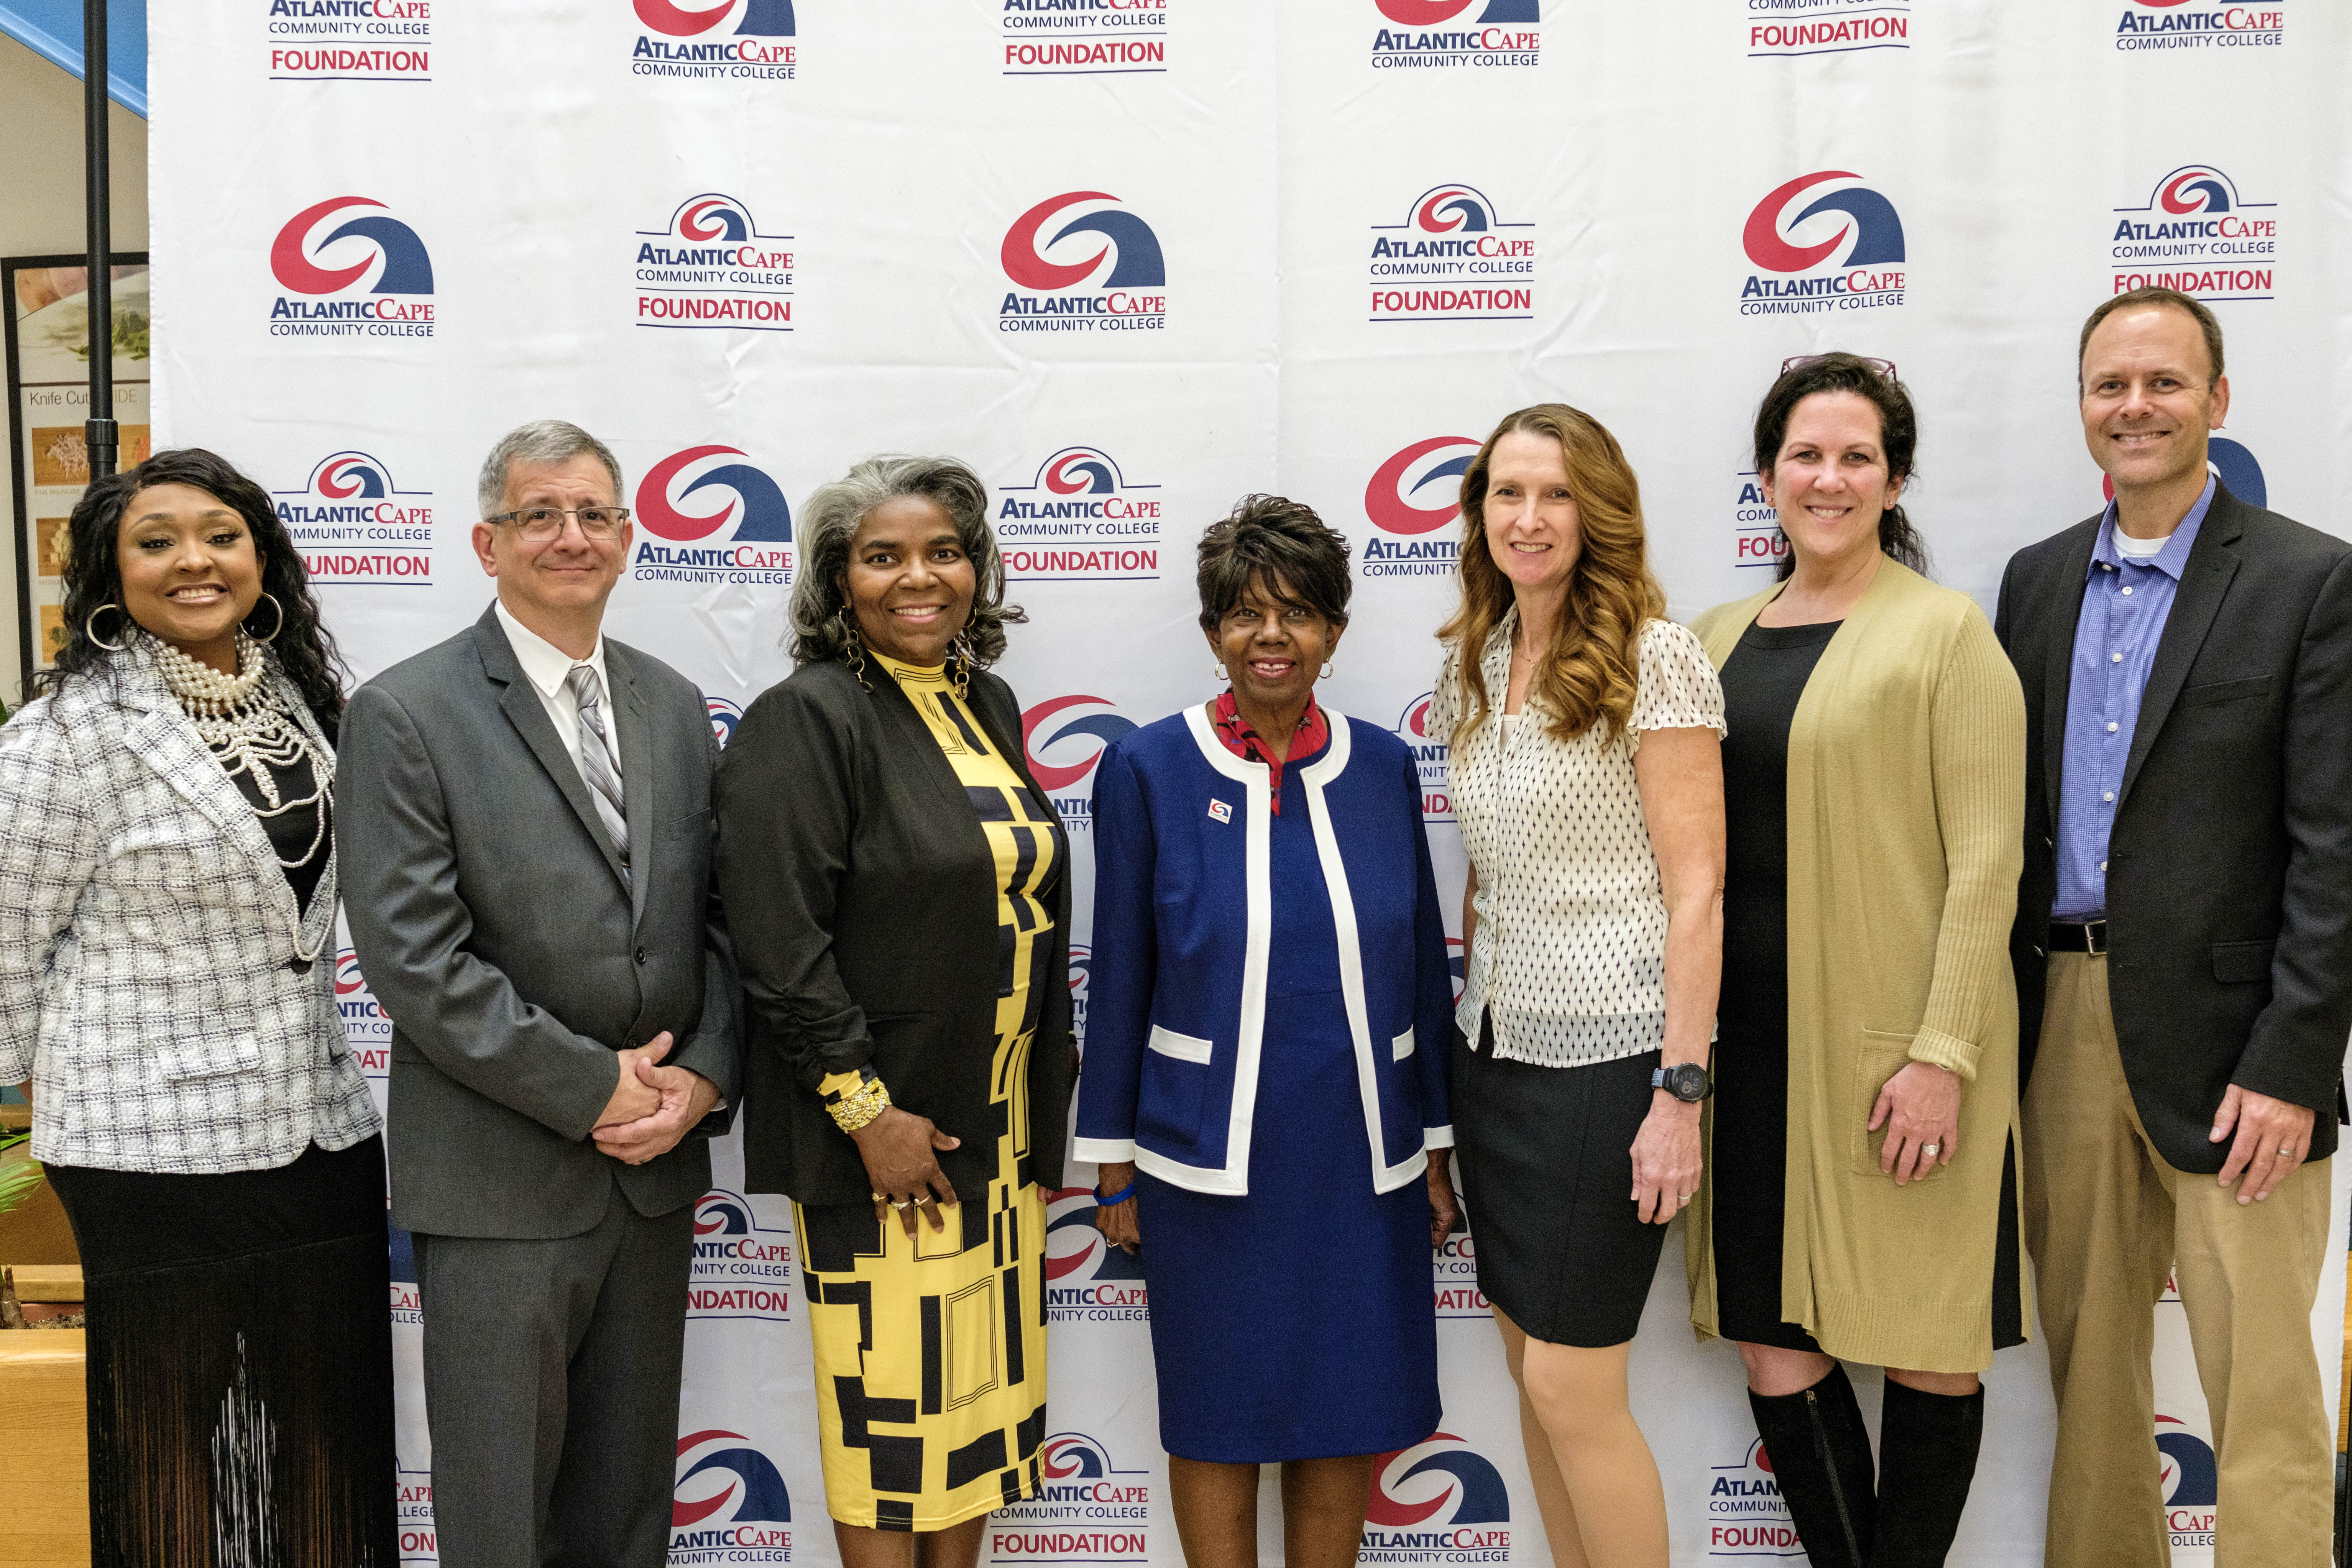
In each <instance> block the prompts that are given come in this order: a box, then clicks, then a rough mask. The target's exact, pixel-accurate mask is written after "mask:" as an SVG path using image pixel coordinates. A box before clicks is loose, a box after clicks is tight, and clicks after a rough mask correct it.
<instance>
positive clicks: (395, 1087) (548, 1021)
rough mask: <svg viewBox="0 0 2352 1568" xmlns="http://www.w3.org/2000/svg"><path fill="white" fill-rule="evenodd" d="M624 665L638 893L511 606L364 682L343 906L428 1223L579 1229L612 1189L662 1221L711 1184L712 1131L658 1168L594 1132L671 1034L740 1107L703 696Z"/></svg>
mask: <svg viewBox="0 0 2352 1568" xmlns="http://www.w3.org/2000/svg"><path fill="white" fill-rule="evenodd" d="M604 663H605V668H606V671H607V672H608V674H609V676H610V678H611V681H612V686H613V700H612V703H611V707H612V710H613V712H614V720H615V721H616V723H617V725H618V727H619V731H620V743H621V773H622V782H623V787H624V790H625V794H626V798H627V803H628V819H629V864H630V868H631V869H632V871H633V873H634V883H633V884H632V882H629V881H625V880H624V879H623V876H622V868H621V863H620V859H619V857H618V856H617V855H616V854H615V853H614V850H613V848H612V847H611V845H610V844H609V843H608V842H607V840H606V838H605V837H604V831H603V829H602V828H601V827H600V826H598V825H597V819H596V813H595V808H594V806H593V804H592V803H591V802H590V799H589V795H588V786H587V785H586V784H585V783H583V781H582V779H581V777H580V770H579V768H578V767H577V766H576V765H575V764H574V763H572V758H571V755H570V753H569V752H566V751H565V750H564V746H563V742H562V739H561V738H560V737H559V736H558V735H557V734H556V732H555V726H554V724H553V723H552V722H551V721H549V719H548V717H547V712H546V710H545V709H544V708H542V707H541V704H540V700H539V694H538V693H537V692H536V691H534V690H533V689H531V686H530V681H529V680H528V679H526V678H525V677H524V675H523V673H522V669H521V667H520V665H518V664H517V663H516V661H515V657H514V652H513V649H512V647H510V646H509V644H508V642H507V638H506V633H505V632H504V631H503V630H502V629H501V628H500V627H499V622H498V616H497V614H496V611H495V608H493V609H492V610H490V611H487V612H485V613H484V614H483V616H482V618H481V619H480V620H479V621H478V622H476V623H475V624H474V626H472V627H470V628H469V629H467V630H466V631H464V632H460V633H459V634H458V635H457V636H456V637H451V638H450V639H449V640H448V641H447V642H445V643H443V644H441V645H440V646H439V647H433V648H428V649H426V650H425V652H423V653H421V654H418V655H417V656H416V657H415V658H411V659H409V660H407V661H405V662H404V663H402V664H399V665H395V666H394V667H393V668H390V669H388V670H385V671H384V672H383V674H382V675H379V676H377V677H376V678H375V679H373V680H372V681H370V682H368V683H367V684H366V685H365V686H362V687H361V688H360V689H359V690H358V691H357V692H355V693H353V694H352V700H351V706H350V707H349V709H348V710H346V711H345V713H344V716H343V730H342V736H341V742H342V744H341V771H340V775H339V777H338V780H337V786H336V794H337V796H338V799H337V802H336V805H337V810H336V829H337V832H336V840H337V843H338V844H339V845H340V847H341V858H342V879H343V905H344V912H345V915H346V917H347V918H348V919H349V921H350V922H351V930H352V944H353V946H354V947H355V948H356V949H357V950H358V953H359V962H360V969H361V971H362V973H364V974H365V975H366V976H367V981H368V984H369V985H370V986H371V987H372V988H373V990H374V992H375V994H376V998H377V1000H378V1001H380V1002H381V1003H382V1004H383V1008H384V1011H385V1012H386V1013H387V1014H389V1015H390V1016H391V1017H392V1020H393V1036H392V1116H391V1131H390V1136H389V1143H390V1150H391V1162H392V1215H393V1221H394V1224H396V1225H400V1226H405V1227H406V1228H408V1229H411V1230H420V1231H425V1232H426V1233H428V1234H432V1235H440V1236H470V1237H513V1238H548V1237H564V1236H576V1235H578V1234H580V1233H581V1232H583V1231H584V1230H586V1229H588V1228H589V1227H590V1226H593V1225H594V1224H595V1223H596V1221H597V1219H598V1218H599V1217H600V1216H601V1215H603V1214H604V1209H605V1205H606V1204H607V1202H608V1200H609V1198H610V1195H611V1192H612V1188H611V1185H610V1184H611V1183H613V1182H615V1181H617V1182H619V1183H620V1184H621V1189H622V1191H623V1192H624V1193H625V1194H627V1196H628V1199H629V1202H630V1203H631V1204H632V1205H635V1208H636V1210H637V1212H638V1213H640V1214H645V1215H658V1214H666V1213H668V1212H670V1211H671V1210H674V1209H676V1208H677V1207H679V1206H680V1205H685V1204H688V1203H691V1202H693V1201H694V1200H695V1199H696V1198H697V1197H698V1196H700V1195H701V1194H702V1193H703V1192H704V1191H706V1190H707V1189H708V1188H709V1184H710V1157H709V1148H708V1145H707V1144H706V1143H705V1142H703V1139H702V1137H701V1136H699V1135H697V1136H689V1137H688V1139H687V1140H686V1141H684V1142H680V1143H679V1144H678V1146H677V1148H675V1149H673V1150H671V1151H670V1152H668V1153H667V1154H664V1155H663V1156H661V1158H659V1159H657V1160H653V1161H649V1162H647V1163H645V1164H643V1165H638V1166H627V1165H624V1164H622V1163H620V1162H619V1161H617V1160H614V1159H613V1158H612V1157H611V1156H609V1155H607V1154H604V1153H603V1152H600V1151H599V1150H598V1149H597V1147H596V1145H595V1143H594V1142H593V1140H591V1139H590V1138H589V1136H588V1133H589V1131H590V1129H591V1128H592V1127H593V1124H594V1122H595V1120H596V1117H597V1114H598V1112H600V1111H602V1110H604V1105H605V1103H606V1101H607V1100H610V1099H611V1097H612V1093H613V1089H614V1085H615V1084H616V1083H617V1081H618V1076H617V1074H616V1073H615V1071H614V1065H613V1053H614V1051H615V1050H616V1049H619V1048H620V1047H625V1046H641V1045H644V1044H645V1043H646V1041H648V1040H650V1039H652V1038H653V1037H655V1036H656V1035H658V1034H660V1033H661V1032H662V1031H663V1030H665V1029H667V1030H669V1031H670V1032H671V1033H672V1034H673V1035H674V1036H675V1037H676V1043H675V1044H674V1045H673V1047H672V1048H671V1050H670V1054H669V1056H668V1058H667V1062H668V1063H670V1064H672V1065H676V1066H678V1067H685V1068H692V1069H693V1070H694V1071H696V1072H698V1073H700V1074H701V1075H702V1076H703V1077H705V1078H707V1079H710V1080H711V1081H712V1082H713V1083H715V1084H717V1085H718V1086H719V1092H720V1094H721V1095H722V1096H724V1097H725V1102H726V1103H727V1104H729V1105H730V1106H731V1105H732V1104H733V1102H734V1101H735V1100H736V1098H737V1096H738V1094H739V1093H740V1067H741V1040H740V1034H741V1030H740V1010H739V1007H738V1005H737V1001H736V997H737V988H736V979H735V972H734V964H733V962H732V960H731V958H730V953H729V950H728V945H727V936H726V928H725V926H724V924H723V922H722V921H721V919H720V915H719V903H718V897H717V892H716V889H714V888H713V886H712V883H711V878H710V847H711V839H712V826H711V814H710V780H711V773H712V768H713V765H714V764H715V763H716V762H717V761H718V746H717V742H715V741H714V740H713V739H712V736H711V732H710V721H709V714H708V711H707V710H706V709H705V708H704V705H703V700H702V694H701V693H700V692H698V691H697V690H696V689H694V687H693V685H692V683H690V682H689V681H688V680H687V679H684V678H683V677H681V676H680V675H679V674H678V673H677V671H676V670H673V669H671V668H669V667H668V666H667V665H665V664H663V663H662V662H661V661H660V660H658V659H656V658H651V657H649V656H648V655H646V654H643V653H640V652H638V651H637V650H636V649H635V648H632V647H625V646H624V645H623V644H620V643H617V642H614V641H613V640H612V639H611V638H609V637H608V638H606V639H605V643H604ZM729 1115H730V1112H726V1111H721V1112H719V1113H715V1114H714V1115H713V1117H712V1118H710V1119H709V1122H710V1124H707V1125H706V1126H705V1127H704V1128H701V1129H698V1130H697V1132H698V1134H707V1133H708V1132H709V1131H717V1130H719V1129H721V1128H723V1127H724V1125H725V1123H726V1121H727V1119H728V1117H729Z"/></svg>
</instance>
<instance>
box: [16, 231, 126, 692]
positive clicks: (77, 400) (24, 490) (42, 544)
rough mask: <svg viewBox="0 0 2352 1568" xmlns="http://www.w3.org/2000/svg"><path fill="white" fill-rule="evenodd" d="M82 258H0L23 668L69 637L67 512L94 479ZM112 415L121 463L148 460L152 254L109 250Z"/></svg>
mask: <svg viewBox="0 0 2352 1568" xmlns="http://www.w3.org/2000/svg"><path fill="white" fill-rule="evenodd" d="M83 262H84V258H82V257H79V256H15V257H0V295H5V305H6V314H5V321H6V326H7V357H8V425H9V441H8V450H9V468H10V475H11V479H12V480H13V483H14V489H12V491H11V494H12V496H13V498H14V500H15V501H16V637H17V644H18V647H19V649H20V651H21V652H22V654H23V657H24V668H25V676H26V684H27V686H29V685H30V683H31V679H32V675H33V672H34V671H35V670H37V669H40V668H47V665H48V663H49V661H50V659H51V658H53V657H54V656H55V654H56V651H57V649H58V647H59V646H60V644H61V643H62V641H63V638H64V631H65V626H64V622H63V619H62V610H61V605H62V604H63V601H64V598H65V563H66V552H67V543H68V534H67V531H66V520H67V519H68V518H69V517H70V516H72V514H73V508H74V502H76V501H78V500H80V499H81V492H82V490H83V489H85V488H87V487H88V485H89V454H88V453H86V452H85V451H83V449H82V425H83V422H84V421H86V420H87V419H88V418H89V268H87V267H86V266H84V265H83ZM113 274H114V301H113V303H114V418H115V423H116V424H118V425H120V426H121V453H120V458H119V463H120V466H121V467H122V468H130V467H131V465H132V464H134V463H138V462H140V461H142V460H143V459H144V458H146V456H147V453H148V450H149V438H148V426H147V409H148V401H147V380H148V369H147V353H148V346H147V323H148V320H149V316H148V307H147V257H146V255H145V253H144V252H135V253H131V254H129V255H124V254H119V253H118V254H117V255H116V256H115V258H114V267H113Z"/></svg>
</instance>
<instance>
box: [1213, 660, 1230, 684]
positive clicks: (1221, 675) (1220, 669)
mask: <svg viewBox="0 0 2352 1568" xmlns="http://www.w3.org/2000/svg"><path fill="white" fill-rule="evenodd" d="M1217 679H1219V680H1222V681H1223V682H1225V683H1226V684H1227V685H1231V684H1233V679H1234V678H1233V677H1232V676H1230V675H1227V674H1226V673H1225V666H1224V661H1223V659H1220V660H1218V661H1217Z"/></svg>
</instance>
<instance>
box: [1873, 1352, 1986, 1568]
mask: <svg viewBox="0 0 2352 1568" xmlns="http://www.w3.org/2000/svg"><path fill="white" fill-rule="evenodd" d="M1983 1437H1984V1388H1983V1386H1982V1385H1981V1384H1979V1386H1978V1388H1977V1391H1976V1392H1975V1393H1974V1394H1923V1393H1921V1392H1920V1391H1919V1390H1918V1389H1916V1388H1906V1387H1905V1386H1904V1385H1903V1384H1899V1383H1897V1382H1895V1380H1894V1379H1893V1378H1891V1377H1890V1378H1888V1379H1887V1380H1886V1403H1885V1405H1883V1406H1882V1407H1881V1408H1880V1412H1879V1422H1878V1453H1879V1465H1878V1555H1877V1556H1875V1557H1874V1558H1872V1559H1871V1560H1870V1561H1871V1564H1872V1568H1942V1564H1943V1561H1944V1554H1945V1553H1946V1552H1949V1551H1950V1550H1951V1549H1952V1537H1953V1536H1955V1535H1957V1534H1958V1533H1959V1529H1960V1510H1962V1509H1965V1508H1966V1507H1968V1503H1969V1483H1970V1482H1972V1481H1973V1480H1975V1479H1976V1474H1977V1448H1978V1446H1979V1443H1981V1442H1982V1440H1983Z"/></svg>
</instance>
